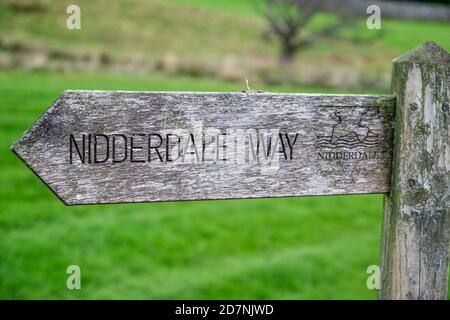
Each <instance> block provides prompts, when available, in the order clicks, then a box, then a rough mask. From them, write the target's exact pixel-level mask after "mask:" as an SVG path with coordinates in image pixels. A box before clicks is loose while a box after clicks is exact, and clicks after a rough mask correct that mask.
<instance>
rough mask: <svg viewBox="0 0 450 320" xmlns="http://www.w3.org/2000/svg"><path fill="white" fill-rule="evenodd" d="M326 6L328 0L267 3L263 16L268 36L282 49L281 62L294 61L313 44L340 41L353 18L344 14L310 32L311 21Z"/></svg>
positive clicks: (284, 0) (288, 0) (276, 0)
mask: <svg viewBox="0 0 450 320" xmlns="http://www.w3.org/2000/svg"><path fill="white" fill-rule="evenodd" d="M326 3H327V0H264V2H263V12H264V15H265V17H266V19H267V21H268V22H269V27H270V30H269V32H270V34H273V35H275V37H276V38H277V40H278V42H279V43H280V46H281V51H280V61H281V62H283V63H286V62H290V61H292V60H293V58H294V56H295V54H296V53H297V52H298V51H300V50H303V49H305V48H307V47H308V46H310V45H311V44H312V43H314V42H317V41H320V40H324V39H335V38H337V37H338V36H339V33H340V32H341V31H342V29H343V28H346V27H349V26H350V25H351V23H352V21H353V17H352V16H351V14H350V12H348V13H347V12H345V10H344V11H340V13H339V15H335V16H334V18H333V19H330V20H331V21H330V22H329V23H327V24H325V25H321V26H319V27H316V28H311V30H309V28H308V26H309V24H310V23H311V21H312V18H313V17H315V16H316V15H317V14H318V13H320V12H323V11H324V6H325V5H326ZM307 29H308V30H307Z"/></svg>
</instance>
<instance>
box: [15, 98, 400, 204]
mask: <svg viewBox="0 0 450 320" xmlns="http://www.w3.org/2000/svg"><path fill="white" fill-rule="evenodd" d="M394 104H395V98H394V97H393V96H381V95H380V96H377V95H308V94H273V93H188V92H185V93H183V92H172V93H169V92H165V93H164V92H112V91H65V92H63V93H62V95H61V96H60V97H59V98H58V99H57V100H56V101H55V102H54V103H53V105H52V106H51V107H50V108H49V109H48V110H47V111H46V112H45V113H44V114H43V115H42V116H41V117H40V119H38V120H37V121H36V123H34V124H33V126H32V127H31V128H30V129H29V130H28V131H27V132H26V133H25V134H24V135H23V136H22V137H21V138H20V139H19V140H18V141H17V142H16V143H15V144H14V146H13V151H14V152H15V153H16V154H17V155H18V156H19V157H20V158H22V159H23V161H24V162H25V163H26V164H27V165H28V166H29V167H30V168H31V169H32V170H33V171H34V172H35V173H36V174H37V175H38V176H39V177H40V178H41V179H42V180H43V181H44V182H45V183H46V184H47V185H48V186H49V187H50V188H51V190H53V191H54V193H55V194H56V195H58V196H59V197H60V199H61V200H62V201H64V203H66V204H94V203H119V202H143V201H167V200H195V199H227V198H258V197H282V196H300V195H325V194H357V193H383V192H387V191H389V188H390V169H391V158H392V139H393V133H392V123H393V113H394V107H395V106H394ZM233 130H235V132H234V133H233ZM224 133H226V134H227V136H225V135H224ZM158 134H159V135H160V137H161V139H159V137H158ZM167 134H178V136H180V137H181V138H180V139H181V143H177V142H178V141H179V140H178V139H177V136H175V135H173V136H169V137H168V136H167ZM191 134H192V135H191ZM233 134H234V136H233ZM89 135H90V136H89ZM94 135H97V136H95V137H94ZM149 135H152V136H151V138H150V139H151V142H149ZM203 136H205V138H202V137H203ZM71 137H72V138H71ZM83 137H84V138H83ZM89 137H90V138H89ZM167 137H168V138H167ZM270 137H272V140H270ZM95 138H96V140H97V152H96V153H97V162H98V163H95V162H96V161H95V159H94V158H95V157H94V156H95V154H93V153H95V152H94V151H93V150H92V148H95V144H94V142H93V140H94V139H95ZM71 139H73V140H71ZM83 139H85V140H84V141H85V152H83V144H82V141H83ZM89 139H91V143H90V144H89ZM132 139H133V141H131V140H132ZM203 139H204V142H203ZM224 139H225V147H224V146H223V144H224V142H223V140H224ZM258 139H259V149H257V145H258ZM107 140H108V142H106V141H107ZM190 140H194V141H195V147H194V146H193V143H192V141H191V142H190V143H189V141H190ZM125 141H126V142H127V143H126V144H125ZM160 141H161V147H160V148H159V149H158V151H159V154H158V153H156V150H155V149H151V148H148V145H149V143H150V146H151V147H155V146H156V145H158V144H159V142H160ZM167 141H169V143H168V147H167ZM114 143H115V144H116V145H117V147H116V148H115V150H114V153H115V158H114V157H113V155H112V154H113V150H112V147H111V145H112V144H114ZM131 143H133V147H134V149H133V150H131ZM107 144H108V145H107ZM269 144H270V146H271V147H270V148H269ZM125 145H126V146H127V147H126V148H127V153H126V154H125ZM89 146H90V147H89ZM180 146H181V147H180ZM107 147H108V148H107ZM77 148H78V149H77ZM140 148H142V149H140ZM203 148H205V152H203ZM89 149H91V152H89ZM180 149H181V151H180ZM269 149H270V150H269ZM106 150H109V151H106ZM149 150H150V156H149ZM167 150H169V152H168V153H169V156H168V155H167ZM217 150H218V151H217ZM223 150H226V151H225V152H226V154H223ZM268 150H269V151H268ZM274 150H275V154H273V153H271V152H273V151H274ZM77 152H78V153H77ZM258 152H259V153H258ZM131 153H133V157H134V158H133V161H131ZM192 153H194V154H192ZM267 154H269V156H268V157H266V155H267ZM180 155H183V158H182V157H181V156H180ZM176 158H178V159H177V160H174V161H169V160H170V159H172V160H173V159H176ZM224 158H225V159H226V161H223V160H222V159H224ZM266 158H267V159H266ZM114 159H116V160H118V161H117V162H113V160H114ZM123 159H125V160H124V161H123V162H120V161H119V160H123ZM181 159H182V160H183V161H181ZM83 160H84V163H83ZM103 160H106V161H104V162H103ZM89 161H90V163H89Z"/></svg>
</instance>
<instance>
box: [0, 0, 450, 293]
mask: <svg viewBox="0 0 450 320" xmlns="http://www.w3.org/2000/svg"><path fill="white" fill-rule="evenodd" d="M69 4H78V5H79V6H80V7H81V13H82V29H81V30H68V29H66V28H65V20H66V18H67V14H66V13H65V9H66V7H67V5H69ZM30 8H31V9H30ZM319 19H326V16H325V15H324V16H323V17H319ZM265 25H266V23H265V20H264V19H263V17H261V15H260V14H259V13H258V12H257V10H255V7H254V5H253V3H252V1H251V0H223V1H222V0H221V1H219V0H215V1H208V0H185V1H183V0H166V1H162V0H151V1H144V0H133V1H132V0H127V1H125V0H124V1H106V0H99V1H95V2H94V1H58V2H55V1H46V0H37V1H27V0H4V1H1V2H0V150H1V151H0V182H1V183H0V298H2V299H11V298H19V299H38V298H39V299H41V298H42V299H55V298H68V299H77V298H83V299H92V298H106V299H110V298H111V299H118V298H127V299H128V298H129V299H176V298H186V299H197V298H204V299H265V298H272V299H373V298H375V297H376V290H369V289H367V287H366V279H367V277H368V275H367V274H366V268H367V267H368V266H369V265H373V264H378V255H379V240H380V228H381V211H382V196H381V195H367V196H330V197H306V198H287V199H261V200H226V201H197V202H171V203H156V204H153V203H152V204H126V205H101V206H80V207H65V206H64V205H63V204H62V203H60V202H59V200H58V199H57V198H56V197H54V196H53V194H52V193H51V192H50V191H49V190H48V189H47V188H46V187H45V185H43V184H42V183H41V182H40V181H39V180H38V179H37V178H36V177H35V176H34V175H33V173H32V172H31V171H30V170H28V169H27V168H26V167H25V166H24V165H23V164H22V163H21V162H20V160H19V159H18V158H17V157H15V156H14V155H13V154H12V152H10V151H9V146H10V145H11V144H12V143H13V142H14V140H15V139H17V138H18V137H19V136H20V135H21V134H22V133H23V132H24V131H25V130H26V129H27V128H28V127H29V126H30V125H31V124H32V123H33V122H34V121H35V120H36V118H37V117H38V116H39V115H40V114H41V113H42V112H43V111H44V110H45V108H46V107H47V106H49V105H50V103H51V102H52V101H53V100H54V99H55V98H56V97H57V96H58V94H59V93H60V92H61V91H62V90H65V89H105V90H107V89H109V90H114V89H117V90H118V89H122V90H176V91H179V90H183V91H184V90H186V91H189V90H192V91H241V90H243V89H245V79H246V78H248V79H250V80H251V84H252V86H256V88H257V89H261V90H266V91H272V92H325V93H332V92H334V93H385V92H388V86H389V74H390V61H391V59H392V58H394V57H395V56H398V55H400V54H402V53H404V52H406V51H407V50H409V49H411V48H413V47H414V46H416V45H418V44H419V43H421V42H423V41H425V40H433V41H436V42H437V43H438V44H439V45H441V46H442V47H443V48H445V49H447V50H450V37H449V34H450V24H449V23H446V22H434V21H405V20H403V21H400V20H395V19H389V20H388V19H386V20H382V25H383V30H381V31H373V32H378V33H380V34H379V35H377V36H376V37H371V38H370V39H368V40H367V41H364V42H359V43H346V42H327V43H318V44H316V45H314V46H313V47H311V48H309V49H307V50H305V51H304V52H301V53H300V54H299V55H298V57H297V58H296V60H295V62H294V63H293V64H291V65H290V66H289V68H284V67H283V66H279V65H278V63H277V59H276V55H277V46H276V44H275V43H273V42H267V41H264V40H263V39H262V37H261V34H262V33H263V32H264V29H265ZM358 25H359V26H360V28H358V29H357V30H356V32H360V33H367V32H372V31H368V30H367V29H366V28H365V21H363V20H362V21H361V22H360V23H359V24H358ZM71 264H76V265H79V266H80V267H81V273H82V290H79V291H77V290H74V291H70V290H68V289H67V288H66V279H67V274H66V272H65V271H66V268H67V266H68V265H71Z"/></svg>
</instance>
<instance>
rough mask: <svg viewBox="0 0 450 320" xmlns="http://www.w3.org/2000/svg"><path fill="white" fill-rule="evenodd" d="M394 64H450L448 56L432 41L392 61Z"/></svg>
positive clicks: (449, 55)
mask: <svg viewBox="0 0 450 320" xmlns="http://www.w3.org/2000/svg"><path fill="white" fill-rule="evenodd" d="M393 62H394V63H444V64H448V63H450V54H449V53H448V52H447V51H446V50H445V49H443V48H442V47H440V46H439V45H438V44H436V42H434V41H425V42H424V43H422V44H420V45H418V46H417V47H415V48H414V49H412V50H410V51H408V52H407V53H405V54H404V55H402V56H400V57H398V58H396V59H394V61H393Z"/></svg>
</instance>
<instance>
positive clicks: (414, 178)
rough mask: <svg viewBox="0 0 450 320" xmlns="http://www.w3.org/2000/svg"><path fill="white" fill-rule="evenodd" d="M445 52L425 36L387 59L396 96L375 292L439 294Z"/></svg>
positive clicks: (446, 161) (448, 161)
mask: <svg viewBox="0 0 450 320" xmlns="http://www.w3.org/2000/svg"><path fill="white" fill-rule="evenodd" d="M449 78H450V55H449V54H448V53H447V52H446V51H445V50H443V49H442V48H440V47H439V46H438V45H436V44H435V43H433V42H426V43H424V44H422V45H420V46H418V47H417V48H415V49H413V50H411V51H410V52H408V53H407V54H405V55H403V56H401V57H399V58H397V59H395V60H394V61H393V77H392V93H393V94H394V95H396V96H397V107H396V123H395V134H394V135H395V138H394V154H393V169H392V183H391V192H390V193H389V194H387V195H386V196H385V201H384V217H383V228H382V232H383V233H382V244H381V246H382V248H381V277H382V278H381V290H380V298H381V299H446V298H447V287H448V282H447V281H448V249H449V231H448V227H449V202H450V201H449V198H450V137H449V136H450V131H449V122H450V112H449V100H450V83H449Z"/></svg>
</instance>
